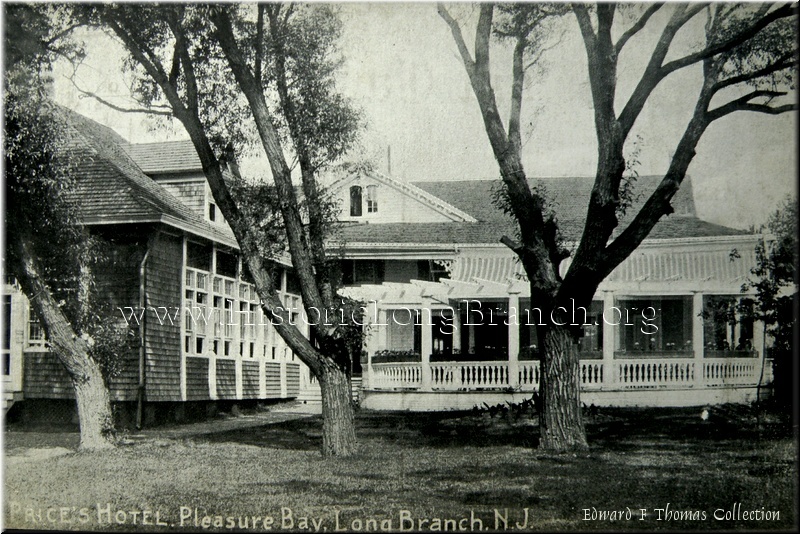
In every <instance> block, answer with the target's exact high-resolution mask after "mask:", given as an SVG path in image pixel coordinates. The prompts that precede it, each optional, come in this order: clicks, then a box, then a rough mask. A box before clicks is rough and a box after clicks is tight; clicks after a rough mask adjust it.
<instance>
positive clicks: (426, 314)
mask: <svg viewBox="0 0 800 534" xmlns="http://www.w3.org/2000/svg"><path fill="white" fill-rule="evenodd" d="M431 305H432V302H431V300H430V299H429V298H427V297H423V299H422V309H421V310H420V312H421V314H422V317H421V318H420V319H421V322H422V328H421V330H422V340H421V341H422V347H421V349H420V350H421V352H422V354H420V356H421V379H422V385H421V387H420V389H421V390H423V391H430V390H431V389H432V387H431V352H433V335H432V331H431V330H432V329H433V320H432V318H431Z"/></svg>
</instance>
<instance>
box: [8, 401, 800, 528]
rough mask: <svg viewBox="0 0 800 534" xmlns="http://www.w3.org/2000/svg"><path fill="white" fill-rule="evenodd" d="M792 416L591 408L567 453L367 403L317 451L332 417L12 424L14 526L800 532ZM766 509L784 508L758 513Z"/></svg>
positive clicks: (528, 433)
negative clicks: (144, 429)
mask: <svg viewBox="0 0 800 534" xmlns="http://www.w3.org/2000/svg"><path fill="white" fill-rule="evenodd" d="M785 429H786V425H785V424H778V423H777V422H776V421H774V420H773V421H771V422H768V423H767V424H766V425H763V426H762V428H761V430H760V431H759V430H757V427H756V424H755V420H754V418H753V416H752V413H751V412H749V411H748V409H745V408H728V409H722V410H716V409H715V410H712V413H711V417H710V418H709V419H708V420H707V421H702V420H701V419H700V417H699V410H695V409H681V410H678V409H662V410H653V409H635V410H633V409H631V410H622V409H617V410H612V409H608V410H601V411H600V413H598V414H595V415H592V416H591V417H589V418H588V421H587V430H588V434H589V439H590V443H591V450H590V451H589V452H588V453H585V454H578V455H571V454H570V455H554V454H544V453H539V452H537V451H536V450H534V449H532V448H531V446H532V445H533V444H534V443H535V439H536V434H537V429H536V426H535V424H534V423H533V422H532V421H530V420H528V419H521V420H519V421H511V420H509V419H507V418H501V417H499V416H498V417H494V418H492V417H490V416H489V415H488V414H481V415H475V414H464V413H461V414H453V413H450V414H422V415H420V414H416V415H411V414H401V413H391V414H385V413H374V412H361V413H360V414H359V416H358V436H359V442H360V447H361V450H360V453H359V454H358V455H357V456H356V457H354V458H348V459H332V460H323V459H322V457H321V456H320V454H319V452H318V449H319V446H320V439H321V438H320V431H321V421H320V418H319V417H309V418H302V419H296V420H292V421H286V422H282V423H277V424H272V425H265V426H257V427H253V428H247V429H242V430H234V431H227V432H219V433H213V434H204V435H196V436H191V437H187V438H181V439H165V438H163V437H159V436H158V435H157V434H156V435H152V434H151V435H150V436H149V437H148V438H147V439H143V440H140V441H137V442H136V443H133V444H129V445H124V446H121V447H119V448H118V449H117V450H113V451H108V452H101V453H86V454H77V453H69V454H63V452H64V451H63V450H62V451H61V452H62V454H61V455H59V456H52V455H51V456H48V455H47V454H40V455H38V456H37V455H36V454H30V453H31V451H30V448H31V447H67V448H69V447H74V446H75V445H76V444H77V435H76V434H74V433H61V434H33V433H26V432H19V431H13V432H6V434H5V439H6V455H7V457H6V465H5V487H4V489H5V492H4V500H5V506H6V512H5V514H6V517H5V525H6V527H7V528H58V529H62V530H70V529H83V530H86V529H103V530H109V529H112V530H142V529H144V530H193V531H197V530H202V529H203V527H204V526H210V527H211V529H212V530H213V529H214V524H215V523H216V525H217V527H218V528H217V529H218V530H229V529H230V527H231V526H232V527H233V528H235V529H237V530H238V529H240V528H241V529H242V530H259V531H263V530H264V526H265V522H266V523H267V526H269V527H272V528H273V529H274V530H312V531H313V530H316V529H317V528H318V529H319V530H320V531H323V530H324V531H330V532H332V531H334V530H335V528H336V526H337V520H338V526H339V527H340V528H343V529H344V528H347V529H348V530H357V529H359V528H361V529H364V530H366V529H369V530H372V531H374V530H378V529H381V528H383V529H386V528H391V529H392V530H394V531H398V530H401V529H404V530H411V529H413V530H422V531H428V530H432V529H436V528H437V527H439V528H441V529H442V530H444V529H445V528H447V529H448V530H458V529H459V528H460V527H463V528H464V529H465V530H477V529H479V527H480V528H482V529H483V530H494V529H495V528H496V527H497V528H498V529H500V530H504V529H505V527H506V525H505V524H504V522H503V519H505V518H506V517H507V518H508V524H507V526H508V528H509V529H511V528H512V527H515V523H516V522H519V523H520V525H518V526H519V527H522V528H521V529H522V530H548V531H549V530H570V531H572V530H655V529H658V530H686V529H688V530H698V529H721V530H736V529H747V530H753V529H757V530H765V529H769V530H773V529H778V530H791V529H794V528H795V521H796V517H797V516H796V485H795V479H796V475H797V473H796V465H795V461H796V458H797V452H796V448H795V440H794V438H793V437H792V435H791V431H790V430H785ZM26 454H28V456H26ZM628 509H630V519H628V518H627V512H628ZM641 509H646V516H645V517H644V519H643V520H640V513H641ZM659 509H660V510H661V511H660V512H659ZM526 510H527V523H526V524H523V523H524V522H525V521H526V515H525V514H526ZM586 510H588V512H587V511H586ZM752 510H757V511H759V512H761V511H762V510H763V511H765V512H772V514H771V516H772V519H771V520H759V519H758V518H756V519H753V520H749V519H748V520H746V519H745V517H746V515H745V514H746V513H748V514H749V512H750V511H752ZM593 511H594V512H595V517H598V516H600V515H602V516H603V517H604V518H603V519H598V520H591V519H592V514H593ZM775 513H777V514H778V517H776V514H775ZM587 514H588V515H587ZM659 514H660V517H661V520H659ZM715 515H716V516H718V517H720V516H721V517H722V518H723V519H721V520H718V519H715ZM762 515H767V514H762ZM726 516H727V517H728V518H729V519H725V517H726ZM48 517H49V519H48ZM587 517H588V519H589V520H586V518H587ZM204 518H206V519H205V521H206V523H205V525H204V523H203V521H204ZM98 519H99V522H98ZM245 520H246V522H245ZM420 520H427V521H428V522H424V523H420V522H419V521H420ZM437 520H438V522H437ZM445 520H452V521H445ZM270 521H272V523H270ZM118 522H119V523H120V524H117V523H118ZM143 522H148V523H152V524H150V525H146V524H142V523H143ZM157 522H158V523H164V524H165V525H161V524H155V523H157ZM412 525H413V527H412ZM518 529H519V528H515V530H518Z"/></svg>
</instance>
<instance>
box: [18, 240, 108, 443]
mask: <svg viewBox="0 0 800 534" xmlns="http://www.w3.org/2000/svg"><path fill="white" fill-rule="evenodd" d="M9 237H10V239H11V240H12V241H16V243H15V245H16V247H15V248H16V249H17V251H18V254H19V262H20V265H19V268H18V269H16V270H15V271H16V274H17V275H18V278H19V282H20V285H21V286H22V289H23V292H24V293H25V295H26V296H27V297H28V300H29V301H30V303H31V306H32V307H33V309H34V311H35V312H36V314H37V315H38V316H39V317H40V318H41V320H42V323H43V324H44V328H45V331H46V332H47V338H48V341H49V343H50V347H51V350H52V351H53V353H54V354H55V355H56V357H57V358H58V359H59V361H61V363H62V364H64V367H65V368H66V369H67V373H68V374H69V376H70V379H71V380H72V385H73V386H74V388H75V400H76V403H77V407H78V421H79V423H80V430H81V440H80V445H79V447H78V450H97V449H106V448H111V447H113V446H114V444H115V441H116V436H115V432H114V419H113V416H112V413H111V401H110V396H109V393H108V387H107V385H106V383H105V380H104V379H103V374H102V372H101V370H100V365H99V364H98V363H97V362H96V361H95V360H94V359H93V358H92V357H91V355H90V354H89V346H88V344H87V342H86V340H84V339H83V338H81V337H79V336H78V335H77V334H76V332H75V331H74V329H73V328H72V326H71V325H70V324H69V321H67V319H66V317H65V316H64V314H63V313H62V311H61V309H60V308H59V307H58V303H57V302H56V300H55V298H54V297H53V295H52V293H51V292H50V289H49V287H47V285H46V284H45V282H44V280H42V278H41V275H40V274H39V269H38V266H37V261H36V258H35V257H34V255H33V252H31V250H30V247H29V245H27V244H26V243H25V241H24V238H23V237H22V236H17V235H15V236H9Z"/></svg>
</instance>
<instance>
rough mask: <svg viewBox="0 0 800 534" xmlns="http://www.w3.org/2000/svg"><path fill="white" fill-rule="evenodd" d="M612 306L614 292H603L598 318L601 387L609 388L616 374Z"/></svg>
mask: <svg viewBox="0 0 800 534" xmlns="http://www.w3.org/2000/svg"><path fill="white" fill-rule="evenodd" d="M613 307H614V293H612V292H611V291H604V292H603V313H602V314H601V316H600V320H601V321H602V322H603V324H602V325H601V328H602V329H603V381H602V388H603V389H610V388H611V387H613V386H614V385H616V383H617V374H616V373H615V372H614V347H615V345H616V343H615V339H614V337H615V335H616V333H617V332H616V329H615V328H614V325H613V324H612V323H613V322H614V321H616V316H615V315H614V314H613V313H611V309H612V308H613Z"/></svg>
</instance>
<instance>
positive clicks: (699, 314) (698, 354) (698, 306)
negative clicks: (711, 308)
mask: <svg viewBox="0 0 800 534" xmlns="http://www.w3.org/2000/svg"><path fill="white" fill-rule="evenodd" d="M703 337H704V336H703V294H702V293H695V294H694V295H692V349H693V351H694V385H695V387H698V388H702V387H704V386H705V378H704V374H705V373H704V369H703V351H704V348H703Z"/></svg>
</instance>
